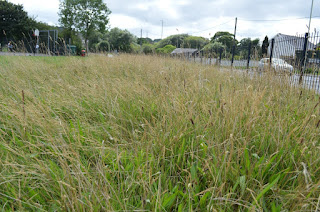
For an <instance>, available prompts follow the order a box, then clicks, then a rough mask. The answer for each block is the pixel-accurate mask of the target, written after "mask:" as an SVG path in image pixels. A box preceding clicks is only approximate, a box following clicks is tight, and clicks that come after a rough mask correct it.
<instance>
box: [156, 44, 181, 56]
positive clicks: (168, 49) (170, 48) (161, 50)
mask: <svg viewBox="0 0 320 212" xmlns="http://www.w3.org/2000/svg"><path fill="white" fill-rule="evenodd" d="M175 49H176V47H175V46H173V45H166V46H165V47H163V48H158V49H156V52H157V53H158V54H170V53H171V52H172V51H173V50H175Z"/></svg>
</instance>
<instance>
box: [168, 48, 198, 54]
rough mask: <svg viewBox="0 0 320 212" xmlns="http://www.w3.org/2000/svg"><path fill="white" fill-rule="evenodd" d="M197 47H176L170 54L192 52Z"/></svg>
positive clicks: (195, 50)
mask: <svg viewBox="0 0 320 212" xmlns="http://www.w3.org/2000/svg"><path fill="white" fill-rule="evenodd" d="M197 51H198V49H188V48H176V49H175V50H173V51H172V52H171V54H188V53H189V54H193V53H195V52H197Z"/></svg>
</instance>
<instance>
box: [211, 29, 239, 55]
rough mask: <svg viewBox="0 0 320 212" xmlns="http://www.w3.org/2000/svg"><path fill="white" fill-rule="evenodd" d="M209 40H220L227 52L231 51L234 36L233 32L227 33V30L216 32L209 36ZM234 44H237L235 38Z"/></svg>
mask: <svg viewBox="0 0 320 212" xmlns="http://www.w3.org/2000/svg"><path fill="white" fill-rule="evenodd" d="M211 42H212V43H214V42H220V43H222V44H223V45H225V46H226V50H227V51H228V52H231V50H232V46H233V44H234V36H233V34H231V33H229V32H217V33H216V34H215V35H214V36H213V37H212V38H211ZM235 42H236V43H235V44H236V45H237V44H238V41H237V40H235Z"/></svg>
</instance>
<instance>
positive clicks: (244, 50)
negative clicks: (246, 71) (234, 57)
mask: <svg viewBox="0 0 320 212" xmlns="http://www.w3.org/2000/svg"><path fill="white" fill-rule="evenodd" d="M259 43H260V40H259V38H256V39H254V40H251V38H243V39H242V40H241V41H240V43H239V45H238V46H237V50H238V52H239V54H240V57H241V58H247V57H248V51H249V47H250V55H251V56H258V55H260V53H261V47H260V45H259Z"/></svg>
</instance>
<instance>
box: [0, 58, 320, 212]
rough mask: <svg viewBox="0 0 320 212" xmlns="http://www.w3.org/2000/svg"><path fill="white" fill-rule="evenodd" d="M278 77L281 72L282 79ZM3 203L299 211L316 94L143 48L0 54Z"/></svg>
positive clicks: (312, 182)
mask: <svg viewBox="0 0 320 212" xmlns="http://www.w3.org/2000/svg"><path fill="white" fill-rule="evenodd" d="M282 81H283V80H282ZM0 105H1V107H0V205H1V209H3V210H5V211H11V210H21V211H22V210H23V211H25V210H38V211H43V210H44V211H133V210H146V211H172V210H174V211H209V210H210V211H239V210H240V211H242V210H248V211H254V210H265V211H280V210H287V211H301V210H304V211H308V210H309V211H310V210H316V209H319V207H320V206H319V200H320V196H319V195H320V188H319V186H320V168H319V167H320V161H319V160H320V158H319V147H320V146H319V141H320V130H319V124H320V123H319V120H320V109H319V107H320V106H319V96H318V95H316V94H314V93H312V92H310V91H305V90H298V89H296V88H292V87H289V86H287V84H286V83H284V82H279V80H277V78H273V77H272V76H264V77H252V76H247V75H242V74H239V73H238V72H231V71H228V70H225V71H219V70H217V69H216V68H214V67H212V66H202V65H199V64H192V63H185V62H183V61H177V60H173V59H165V58H159V57H152V56H133V55H123V56H119V57H114V58H107V57H103V56H95V57H94V56H91V57H88V58H80V57H68V58H65V57H48V58H38V57H0Z"/></svg>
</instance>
